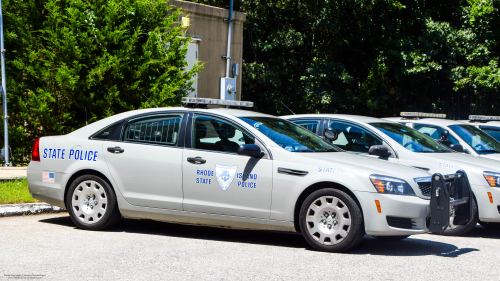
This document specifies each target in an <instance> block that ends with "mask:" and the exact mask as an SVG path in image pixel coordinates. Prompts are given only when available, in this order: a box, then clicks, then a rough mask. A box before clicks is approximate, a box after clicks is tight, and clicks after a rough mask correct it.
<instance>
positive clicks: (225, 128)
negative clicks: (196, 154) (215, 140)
mask: <svg viewBox="0 0 500 281" xmlns="http://www.w3.org/2000/svg"><path fill="white" fill-rule="evenodd" d="M218 133H219V137H220V138H221V139H230V138H232V137H234V134H235V133H236V129H235V128H234V127H233V126H231V125H229V124H227V123H224V124H222V125H221V126H220V130H219V131H218Z"/></svg>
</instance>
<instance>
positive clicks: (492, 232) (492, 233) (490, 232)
mask: <svg viewBox="0 0 500 281" xmlns="http://www.w3.org/2000/svg"><path fill="white" fill-rule="evenodd" d="M463 237H468V238H487V239H499V238H500V229H491V228H484V227H482V226H480V225H479V224H478V225H476V227H475V228H474V229H473V230H472V231H471V232H469V233H467V234H465V235H463Z"/></svg>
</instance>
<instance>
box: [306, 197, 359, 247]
mask: <svg viewBox="0 0 500 281" xmlns="http://www.w3.org/2000/svg"><path fill="white" fill-rule="evenodd" d="M299 225H300V230H301V232H302V234H303V236H304V239H305V240H306V241H307V243H309V245H311V246H312V247H313V248H315V249H316V250H320V251H326V252H343V251H347V250H348V249H350V248H352V247H354V246H356V245H358V244H359V243H360V242H361V240H362V239H363V236H364V234H365V231H364V225H363V215H362V213H361V210H360V208H359V206H358V205H357V204H356V202H355V201H354V200H353V199H352V198H351V197H350V196H349V195H348V194H346V193H345V192H343V191H340V190H337V189H333V188H325V189H320V190H317V191H315V192H313V193H311V194H310V195H309V196H308V197H307V198H306V200H305V201H304V203H302V207H301V209H300V214H299Z"/></svg>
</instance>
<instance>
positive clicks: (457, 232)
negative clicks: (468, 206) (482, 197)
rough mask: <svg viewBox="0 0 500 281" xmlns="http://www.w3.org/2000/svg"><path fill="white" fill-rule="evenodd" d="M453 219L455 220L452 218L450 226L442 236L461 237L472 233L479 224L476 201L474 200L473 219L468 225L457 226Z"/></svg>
mask: <svg viewBox="0 0 500 281" xmlns="http://www.w3.org/2000/svg"><path fill="white" fill-rule="evenodd" d="M453 219H454V218H453V217H450V225H449V226H448V228H447V229H446V230H445V231H444V232H443V233H442V235H446V236H461V235H465V234H467V233H469V232H471V231H472V230H473V229H474V227H476V224H477V223H478V222H479V216H478V213H477V205H476V200H475V199H472V218H471V220H470V221H469V222H468V223H467V224H466V225H455V224H453Z"/></svg>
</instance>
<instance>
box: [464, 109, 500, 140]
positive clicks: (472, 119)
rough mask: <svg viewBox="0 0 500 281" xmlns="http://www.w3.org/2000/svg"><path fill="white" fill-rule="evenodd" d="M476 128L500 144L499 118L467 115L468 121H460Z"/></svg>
mask: <svg viewBox="0 0 500 281" xmlns="http://www.w3.org/2000/svg"><path fill="white" fill-rule="evenodd" d="M460 122H463V123H467V124H470V125H473V126H476V127H478V128H479V129H481V130H483V131H485V132H486V133H487V134H488V135H490V136H492V137H493V138H495V139H496V140H497V141H499V142H500V116H486V115H469V120H460Z"/></svg>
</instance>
